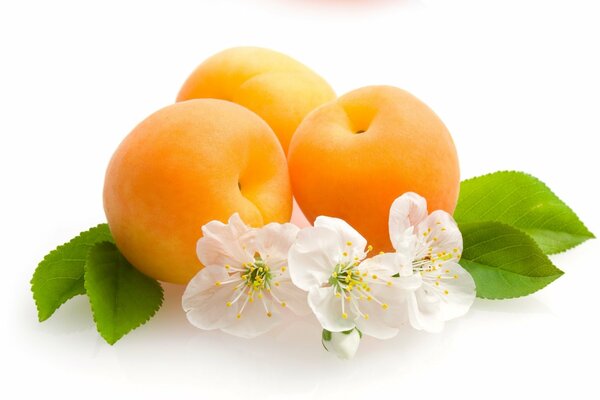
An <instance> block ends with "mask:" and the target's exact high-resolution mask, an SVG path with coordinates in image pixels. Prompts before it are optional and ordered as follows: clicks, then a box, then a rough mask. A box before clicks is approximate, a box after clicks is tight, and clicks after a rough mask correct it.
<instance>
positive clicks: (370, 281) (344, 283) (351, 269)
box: [328, 261, 392, 319]
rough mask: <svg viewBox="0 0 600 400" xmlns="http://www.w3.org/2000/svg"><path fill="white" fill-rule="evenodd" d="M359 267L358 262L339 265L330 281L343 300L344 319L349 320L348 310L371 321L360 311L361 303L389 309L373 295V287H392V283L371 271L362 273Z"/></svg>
mask: <svg viewBox="0 0 600 400" xmlns="http://www.w3.org/2000/svg"><path fill="white" fill-rule="evenodd" d="M359 265H360V263H359V262H358V261H355V262H350V263H340V264H337V265H336V266H335V268H334V270H333V273H332V274H331V276H330V277H329V280H328V283H329V285H330V286H331V287H332V288H333V291H334V293H335V296H336V297H338V298H341V299H342V301H341V313H342V314H341V315H342V318H343V319H347V318H348V313H347V311H348V309H349V310H352V311H354V312H355V313H356V314H358V315H359V316H361V317H363V318H364V319H369V314H366V313H364V312H362V311H361V309H360V302H361V301H374V302H376V303H378V304H379V305H380V306H381V308H382V309H384V310H387V309H388V305H387V303H384V302H382V301H381V300H379V299H378V298H377V297H375V296H374V295H373V293H372V292H371V287H372V285H377V284H379V285H387V286H391V285H392V281H391V280H386V279H381V278H380V277H378V276H377V275H376V274H370V273H369V271H360V270H359V269H358V266H359ZM346 303H347V305H346Z"/></svg>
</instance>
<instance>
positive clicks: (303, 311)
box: [271, 279, 310, 315]
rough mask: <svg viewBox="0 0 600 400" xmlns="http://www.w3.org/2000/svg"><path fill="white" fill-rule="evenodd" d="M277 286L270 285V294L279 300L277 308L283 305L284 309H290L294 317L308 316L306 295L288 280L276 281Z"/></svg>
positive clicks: (308, 309)
mask: <svg viewBox="0 0 600 400" xmlns="http://www.w3.org/2000/svg"><path fill="white" fill-rule="evenodd" d="M277 281H278V282H279V286H275V285H272V286H271V292H272V293H273V295H274V296H275V297H277V299H279V306H281V303H285V307H284V308H286V309H290V310H291V311H293V312H294V314H296V315H307V314H310V308H309V307H308V299H307V293H306V292H305V291H303V290H301V289H299V288H298V287H296V286H295V285H294V284H293V283H292V281H291V280H290V279H282V280H277Z"/></svg>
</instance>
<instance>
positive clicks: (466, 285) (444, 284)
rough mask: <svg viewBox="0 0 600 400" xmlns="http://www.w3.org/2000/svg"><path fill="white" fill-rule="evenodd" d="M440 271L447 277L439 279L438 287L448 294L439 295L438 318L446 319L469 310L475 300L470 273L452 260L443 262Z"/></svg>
mask: <svg viewBox="0 0 600 400" xmlns="http://www.w3.org/2000/svg"><path fill="white" fill-rule="evenodd" d="M442 272H443V273H444V275H443V276H445V277H447V279H441V280H439V282H440V286H439V287H440V289H441V290H442V291H444V290H445V291H447V293H448V294H442V295H441V297H442V301H441V302H440V305H439V307H440V318H441V319H443V320H444V321H448V320H450V319H454V318H458V317H461V316H463V315H465V314H466V313H467V311H469V309H470V308H471V305H473V302H474V301H475V293H476V290H475V281H474V280H473V277H472V276H471V274H469V273H468V272H467V271H466V270H465V269H464V268H463V267H461V266H460V265H458V264H457V263H454V262H448V263H446V264H444V267H443V270H442ZM455 277H456V278H455ZM442 293H444V292H442Z"/></svg>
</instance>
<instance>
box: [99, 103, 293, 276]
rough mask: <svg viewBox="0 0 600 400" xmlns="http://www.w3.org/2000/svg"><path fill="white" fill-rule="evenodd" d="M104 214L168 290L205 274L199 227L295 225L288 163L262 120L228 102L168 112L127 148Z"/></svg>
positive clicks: (115, 163)
mask: <svg viewBox="0 0 600 400" xmlns="http://www.w3.org/2000/svg"><path fill="white" fill-rule="evenodd" d="M104 210H105V212H106V217H107V218H108V224H109V226H110V230H111V232H112V234H113V236H114V239H115V242H116V244H117V247H118V248H119V250H120V251H121V252H122V253H123V255H124V256H125V258H127V260H128V261H129V262H131V263H132V264H133V265H134V266H135V267H136V268H138V269H139V270H140V271H142V272H143V273H145V274H146V275H148V276H151V277H153V278H155V279H159V280H161V281H166V282H173V283H181V284H183V283H187V282H188V281H189V280H190V279H191V278H192V277H193V276H194V275H195V274H196V272H198V270H200V269H201V268H202V265H201V264H200V262H199V261H198V258H197V256H196V241H197V240H198V239H199V238H200V237H201V236H202V232H201V227H202V225H204V224H205V223H207V222H209V221H211V220H215V219H216V220H220V221H223V222H226V221H227V220H228V218H229V217H230V216H231V215H232V214H233V213H235V212H238V213H240V216H241V217H242V219H243V220H244V221H245V222H246V223H247V224H249V225H252V226H262V225H263V224H266V223H268V222H272V221H276V222H286V221H289V219H290V215H291V210H292V193H291V190H290V182H289V177H288V172H287V164H286V159H285V155H284V153H283V150H282V149H281V146H280V145H279V143H278V141H277V137H276V136H275V134H274V133H273V131H272V130H271V128H270V127H269V126H268V125H267V124H266V123H265V122H264V121H263V120H262V119H261V118H260V117H258V116H257V115H256V114H255V113H253V112H251V111H249V110H247V109H246V108H244V107H242V106H240V105H237V104H234V103H231V102H228V101H224V100H215V99H202V100H190V101H185V102H181V103H176V104H174V105H171V106H168V107H166V108H163V109H161V110H159V111H157V112H156V113H154V114H152V115H151V116H150V117H148V118H147V119H146V120H144V121H143V122H142V123H140V124H139V125H138V126H137V127H136V128H135V129H134V130H133V131H132V132H131V133H130V134H129V135H128V136H127V137H126V138H125V139H124V140H123V142H122V143H121V144H120V145H119V147H118V148H117V150H116V152H115V154H114V155H113V157H112V159H111V161H110V163H109V165H108V169H107V171H106V179H105V182H104Z"/></svg>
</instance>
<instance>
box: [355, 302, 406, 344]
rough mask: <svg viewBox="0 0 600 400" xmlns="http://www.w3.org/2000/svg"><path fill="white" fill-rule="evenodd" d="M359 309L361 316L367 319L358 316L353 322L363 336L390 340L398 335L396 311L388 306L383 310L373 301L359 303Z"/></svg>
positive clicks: (398, 323)
mask: <svg viewBox="0 0 600 400" xmlns="http://www.w3.org/2000/svg"><path fill="white" fill-rule="evenodd" d="M378 299H379V296H378ZM359 307H360V311H361V312H362V313H363V314H366V315H368V316H369V317H368V319H366V318H364V317H361V316H359V317H357V318H356V321H355V322H354V323H355V324H356V327H357V328H358V329H360V331H361V332H362V333H363V334H365V335H368V336H373V337H374V338H377V339H390V338H392V337H394V336H396V335H397V334H398V328H397V326H399V325H400V322H398V314H397V312H396V311H398V309H395V307H392V306H389V304H388V308H387V309H385V310H384V309H383V308H382V306H381V304H378V303H376V302H375V301H374V300H370V301H368V300H363V301H360V303H359Z"/></svg>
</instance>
